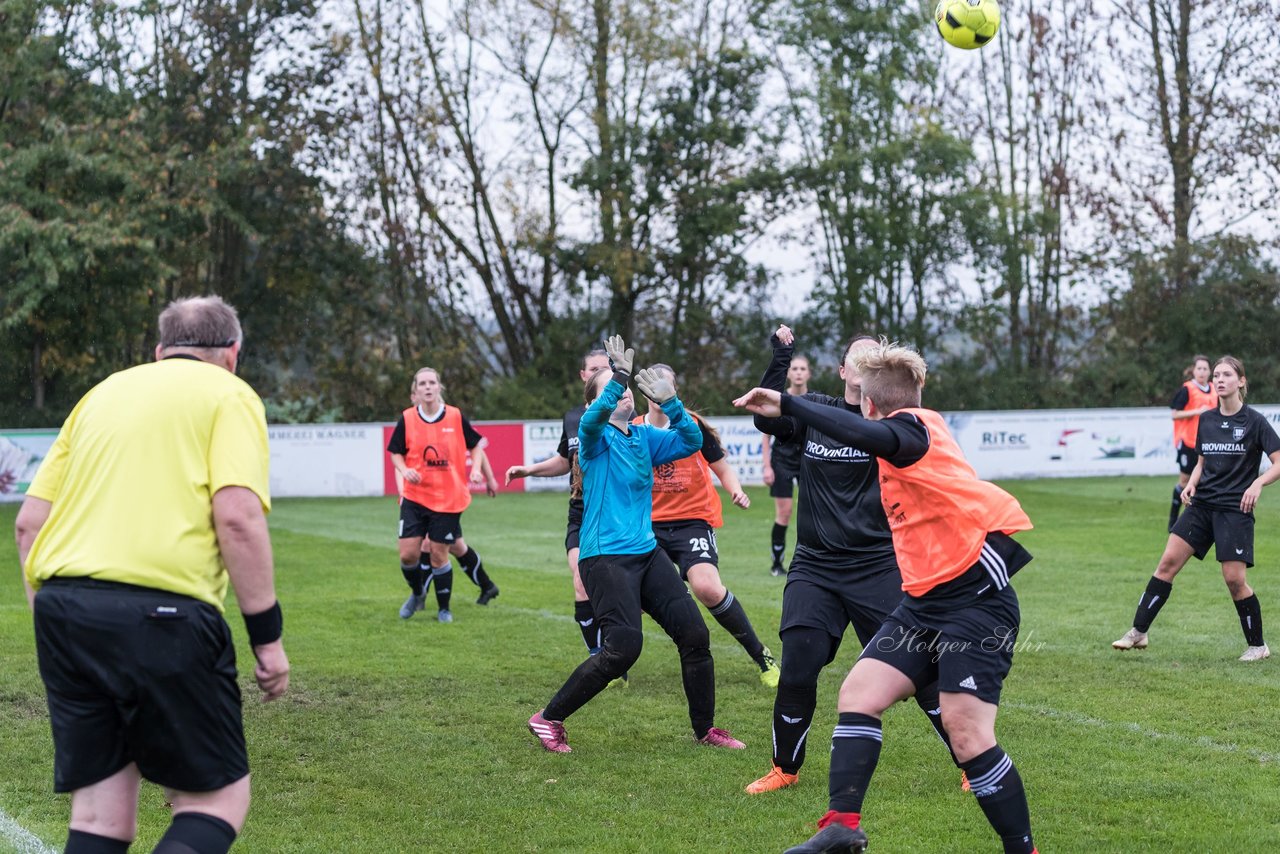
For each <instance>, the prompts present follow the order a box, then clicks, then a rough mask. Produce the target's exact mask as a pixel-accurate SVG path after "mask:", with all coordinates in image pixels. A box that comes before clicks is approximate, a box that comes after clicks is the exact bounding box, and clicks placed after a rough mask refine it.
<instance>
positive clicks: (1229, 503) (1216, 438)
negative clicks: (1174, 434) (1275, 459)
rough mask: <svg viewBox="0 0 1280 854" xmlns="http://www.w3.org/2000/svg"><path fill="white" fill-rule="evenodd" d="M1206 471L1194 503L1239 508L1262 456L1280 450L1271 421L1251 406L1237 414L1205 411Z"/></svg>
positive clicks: (1201, 440) (1200, 441) (1201, 436)
mask: <svg viewBox="0 0 1280 854" xmlns="http://www.w3.org/2000/svg"><path fill="white" fill-rule="evenodd" d="M1196 450H1198V451H1199V452H1200V461H1201V465H1202V470H1201V472H1200V481H1199V483H1197V484H1196V494H1195V497H1194V498H1192V499H1191V503H1192V504H1195V505H1197V506H1199V507H1207V508H1209V509H1213V510H1239V509H1240V498H1241V496H1243V495H1244V491H1245V490H1246V489H1248V488H1249V485H1250V484H1251V483H1253V482H1254V480H1256V479H1257V477H1258V465H1259V463H1260V462H1261V460H1262V455H1263V454H1266V455H1267V456H1271V454H1273V453H1275V452H1276V451H1280V436H1277V435H1276V431H1275V429H1274V428H1273V427H1272V426H1271V422H1269V421H1267V419H1266V418H1265V417H1263V416H1262V415H1260V414H1258V411H1257V410H1255V409H1251V408H1249V407H1248V406H1242V407H1240V411H1239V412H1237V413H1236V414H1235V415H1223V414H1222V410H1221V409H1220V408H1219V409H1211V410H1210V411H1208V412H1204V413H1201V415H1200V425H1199V428H1198V431H1197V433H1196Z"/></svg>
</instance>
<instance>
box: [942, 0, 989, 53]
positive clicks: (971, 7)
mask: <svg viewBox="0 0 1280 854" xmlns="http://www.w3.org/2000/svg"><path fill="white" fill-rule="evenodd" d="M933 16H934V18H935V19H936V20H937V22H938V32H939V33H940V34H941V35H942V37H943V38H944V39H946V40H947V44H950V45H954V46H955V47H959V48H964V49H965V50H973V49H974V48H975V47H982V46H983V45H984V44H986V43H987V42H989V41H991V40H992V39H993V38H995V35H996V30H998V29H1000V7H999V6H998V5H996V0H939V2H938V7H937V8H936V9H935V10H934V12H933Z"/></svg>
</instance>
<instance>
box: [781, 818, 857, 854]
mask: <svg viewBox="0 0 1280 854" xmlns="http://www.w3.org/2000/svg"><path fill="white" fill-rule="evenodd" d="M866 850H867V835H866V834H865V833H863V832H862V830H861V829H856V830H855V829H852V828H848V827H845V826H844V825H843V824H838V823H837V824H829V825H827V826H826V827H824V828H822V830H819V831H818V832H817V833H815V834H814V835H813V836H811V837H809V841H808V842H805V843H802V844H800V845H797V846H795V847H794V848H788V849H787V850H786V851H784V852H782V854H860V852H862V851H866Z"/></svg>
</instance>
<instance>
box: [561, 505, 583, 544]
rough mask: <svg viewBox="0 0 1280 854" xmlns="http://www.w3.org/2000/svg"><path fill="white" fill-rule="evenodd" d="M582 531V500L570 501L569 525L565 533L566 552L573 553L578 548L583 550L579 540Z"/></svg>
mask: <svg viewBox="0 0 1280 854" xmlns="http://www.w3.org/2000/svg"><path fill="white" fill-rule="evenodd" d="M581 531H582V499H581V498H570V499H569V523H568V525H567V526H566V527H565V531H564V550H565V551H566V552H571V551H573V550H574V549H576V548H581V546H582V544H581V542H580V541H579V539H578V534H579V532H581Z"/></svg>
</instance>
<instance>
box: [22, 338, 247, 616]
mask: <svg viewBox="0 0 1280 854" xmlns="http://www.w3.org/2000/svg"><path fill="white" fill-rule="evenodd" d="M268 463H269V457H268V451H267V422H266V414H265V412H264V410H263V406H262V400H261V399H260V398H259V397H258V395H257V394H256V393H255V392H254V391H253V389H252V388H250V387H249V385H248V384H247V383H245V382H244V381H243V380H241V379H240V378H239V377H237V376H235V375H234V374H232V373H230V372H229V371H227V370H224V369H223V368H221V367H219V366H217V365H211V364H207V363H205V362H199V361H195V360H193V359H186V358H170V359H165V360H164V361H161V362H154V363H151V364H146V365H140V366H138V367H136V368H130V369H128V370H124V371H120V372H119V373H115V374H112V375H111V376H109V377H107V378H106V379H105V380H103V381H102V382H101V383H99V384H98V385H96V386H94V387H93V388H92V389H90V390H89V392H88V393H87V394H86V395H85V396H84V397H83V398H81V399H80V402H79V403H78V404H76V408H75V409H74V410H72V412H71V415H70V416H68V417H67V420H66V423H64V424H63V425H62V430H61V432H59V433H58V438H57V439H56V440H55V441H54V443H53V447H52V448H50V449H49V454H48V456H46V457H45V459H44V462H43V463H42V464H41V465H40V470H39V471H38V472H37V473H36V476H35V479H34V480H33V481H32V482H31V486H30V487H29V488H28V489H27V494H28V495H30V496H33V497H35V498H42V499H44V500H45V501H48V502H50V503H51V504H52V505H53V506H52V509H51V511H50V514H49V519H48V521H47V522H46V523H45V525H44V527H42V528H41V529H40V533H39V535H38V536H37V537H36V539H35V542H34V543H33V544H32V546H31V553H30V555H29V556H28V558H27V563H26V576H27V580H28V581H29V582H30V583H31V586H32V587H35V588H38V587H39V586H40V584H41V582H43V581H45V580H47V579H49V578H53V577H55V576H58V577H64V578H73V577H90V578H96V579H99V580H102V581H116V582H121V583H125V584H136V585H139V586H141V587H153V588H156V589H159V590H169V591H172V592H174V593H181V594H184V595H186V596H192V597H194V598H196V599H199V600H201V601H203V602H208V603H209V604H211V605H214V606H215V607H217V608H218V609H222V608H223V600H224V599H225V597H226V592H227V573H226V570H225V568H224V567H223V565H222V558H221V555H220V553H219V551H218V543H217V539H216V537H215V535H214V529H213V503H212V502H213V495H214V493H216V492H217V491H218V490H219V489H222V488H223V487H226V486H243V487H247V488H249V489H251V490H253V492H254V493H256V494H257V496H258V497H259V499H260V500H261V501H262V506H263V509H264V510H265V511H268V512H269V511H270V509H271V498H270V493H269V490H268V476H267V470H268Z"/></svg>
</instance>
